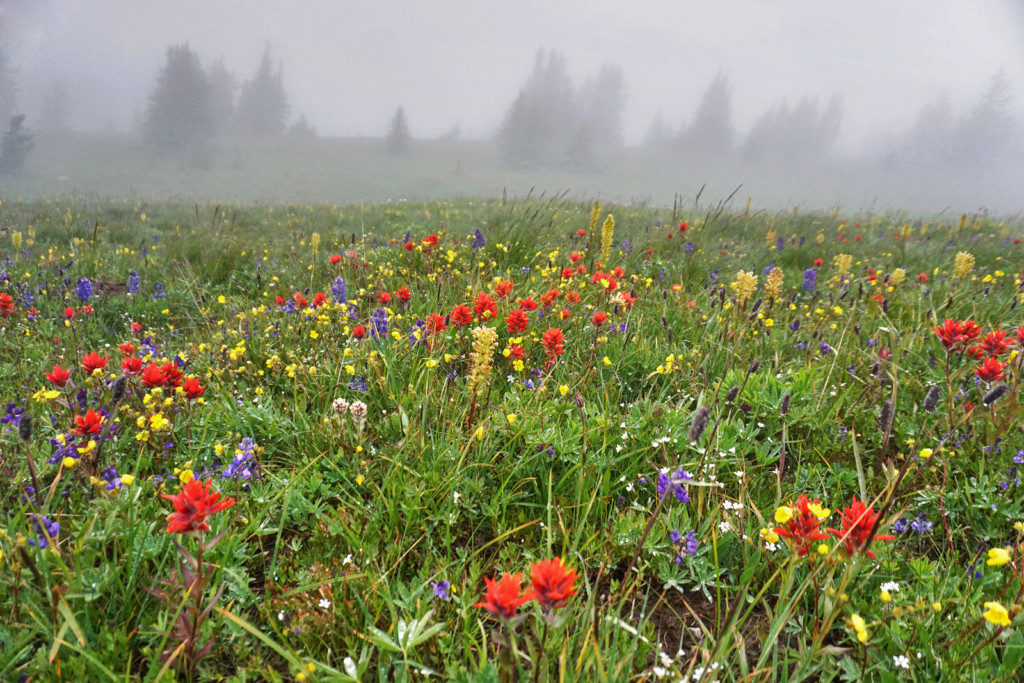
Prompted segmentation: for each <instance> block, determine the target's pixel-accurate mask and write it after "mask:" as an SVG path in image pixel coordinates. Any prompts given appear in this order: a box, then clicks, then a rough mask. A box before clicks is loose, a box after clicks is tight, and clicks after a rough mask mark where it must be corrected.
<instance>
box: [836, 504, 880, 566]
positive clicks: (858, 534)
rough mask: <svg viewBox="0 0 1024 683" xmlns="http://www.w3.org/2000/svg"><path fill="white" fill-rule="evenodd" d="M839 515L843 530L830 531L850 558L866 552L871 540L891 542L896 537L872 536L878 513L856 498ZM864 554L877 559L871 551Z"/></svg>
mask: <svg viewBox="0 0 1024 683" xmlns="http://www.w3.org/2000/svg"><path fill="white" fill-rule="evenodd" d="M839 515H840V516H841V517H842V520H843V524H842V529H840V530H838V531H837V530H836V529H829V530H828V531H829V533H830V534H832V535H833V536H835V537H836V538H838V539H839V540H840V542H842V543H843V546H844V547H845V548H846V554H847V555H849V556H850V557H853V556H854V555H855V554H856V553H858V552H860V551H862V550H864V547H865V546H866V545H867V543H868V540H869V539H874V540H876V541H891V540H893V539H894V538H895V536H885V535H880V534H875V535H874V536H872V535H871V531H872V530H873V529H874V528H875V521H876V520H877V519H878V513H877V512H875V511H874V510H873V509H872V508H871V507H869V506H867V505H865V504H864V503H862V502H861V501H859V500H857V499H856V498H855V499H854V500H853V502H852V503H850V507H848V508H845V509H843V510H841V511H840V512H839ZM864 554H865V555H867V556H868V557H870V558H872V559H874V557H875V554H874V553H873V552H871V551H870V550H864Z"/></svg>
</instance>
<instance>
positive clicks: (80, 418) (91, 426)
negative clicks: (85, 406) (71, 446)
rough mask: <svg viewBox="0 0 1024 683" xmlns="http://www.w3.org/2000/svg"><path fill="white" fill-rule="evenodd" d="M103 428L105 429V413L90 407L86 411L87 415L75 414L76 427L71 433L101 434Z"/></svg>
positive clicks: (81, 434) (83, 434)
mask: <svg viewBox="0 0 1024 683" xmlns="http://www.w3.org/2000/svg"><path fill="white" fill-rule="evenodd" d="M101 429H103V415H102V414H101V413H97V412H96V411H95V410H93V409H92V408H89V410H87V411H85V415H75V427H74V429H72V430H71V433H72V434H77V435H78V436H89V435H91V434H99V432H100V430H101Z"/></svg>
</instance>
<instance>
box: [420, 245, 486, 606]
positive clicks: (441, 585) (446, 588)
mask: <svg viewBox="0 0 1024 683" xmlns="http://www.w3.org/2000/svg"><path fill="white" fill-rule="evenodd" d="M478 232H479V231H478ZM430 586H431V588H433V590H434V597H435V598H437V599H438V600H451V599H452V592H451V588H452V585H451V584H450V583H448V582H447V581H434V582H433V583H431V584H430Z"/></svg>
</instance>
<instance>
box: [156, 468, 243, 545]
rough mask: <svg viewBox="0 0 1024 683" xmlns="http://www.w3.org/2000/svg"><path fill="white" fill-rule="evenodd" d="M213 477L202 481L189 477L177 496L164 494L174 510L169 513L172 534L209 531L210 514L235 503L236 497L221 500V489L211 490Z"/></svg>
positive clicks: (168, 521)
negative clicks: (204, 481) (207, 519)
mask: <svg viewBox="0 0 1024 683" xmlns="http://www.w3.org/2000/svg"><path fill="white" fill-rule="evenodd" d="M212 483H213V479H207V480H206V483H205V484H204V483H202V482H201V481H199V480H198V479H189V481H188V483H187V484H185V485H184V486H182V487H181V493H179V494H177V495H175V496H169V495H167V494H163V496H162V497H163V498H166V499H167V500H169V501H171V503H172V504H173V505H174V512H172V513H171V514H169V515H167V531H168V532H170V533H172V534H185V533H189V532H190V531H209V530H210V525H209V524H207V523H206V518H207V517H209V516H210V515H212V514H214V513H216V512H220V511H222V510H227V509H228V508H229V507H231V506H232V505H234V504H235V499H234V498H225V499H223V500H220V491H213V492H211V491H210V485H211V484H212Z"/></svg>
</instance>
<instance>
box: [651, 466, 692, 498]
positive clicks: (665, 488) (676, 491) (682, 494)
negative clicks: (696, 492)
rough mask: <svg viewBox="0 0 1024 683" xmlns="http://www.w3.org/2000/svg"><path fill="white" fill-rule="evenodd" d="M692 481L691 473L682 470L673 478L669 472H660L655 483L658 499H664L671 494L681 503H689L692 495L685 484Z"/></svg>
mask: <svg viewBox="0 0 1024 683" xmlns="http://www.w3.org/2000/svg"><path fill="white" fill-rule="evenodd" d="M691 479H692V477H691V476H690V473H689V472H687V471H686V470H682V469H680V470H677V471H676V472H675V473H674V474H673V475H672V476H671V477H670V476H669V474H668V473H667V472H659V473H658V479H657V481H656V482H655V489H656V490H657V492H658V498H664V497H665V496H666V495H667V494H668V493H670V492H671V493H672V494H673V495H674V496H675V497H676V500H678V501H679V502H680V503H689V502H690V494H689V492H688V491H687V490H686V487H685V486H683V483H684V482H687V481H690V480H691Z"/></svg>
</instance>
